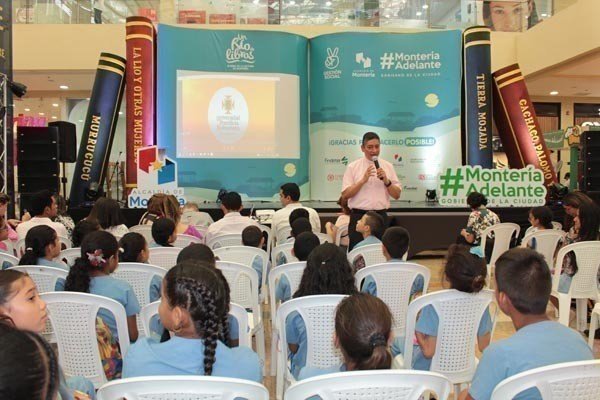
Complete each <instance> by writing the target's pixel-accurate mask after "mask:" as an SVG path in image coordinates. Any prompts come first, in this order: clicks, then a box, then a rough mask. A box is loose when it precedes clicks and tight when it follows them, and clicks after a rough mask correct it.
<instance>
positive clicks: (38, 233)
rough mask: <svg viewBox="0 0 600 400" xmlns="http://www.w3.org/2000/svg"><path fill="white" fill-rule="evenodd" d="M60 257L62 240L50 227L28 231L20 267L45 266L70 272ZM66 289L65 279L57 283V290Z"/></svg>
mask: <svg viewBox="0 0 600 400" xmlns="http://www.w3.org/2000/svg"><path fill="white" fill-rule="evenodd" d="M59 256H60V240H59V239H58V235H57V234H56V231H55V230H54V229H52V228H50V227H49V226H48V225H38V226H34V227H33V228H31V229H30V230H29V231H27V236H25V253H24V254H23V256H22V257H21V259H20V260H19V265H43V266H45V267H53V268H59V269H62V270H65V271H68V270H69V267H68V266H67V264H65V263H64V262H62V261H59V260H58V257H59ZM64 287H65V281H64V279H59V280H57V281H56V287H55V290H63V289H64Z"/></svg>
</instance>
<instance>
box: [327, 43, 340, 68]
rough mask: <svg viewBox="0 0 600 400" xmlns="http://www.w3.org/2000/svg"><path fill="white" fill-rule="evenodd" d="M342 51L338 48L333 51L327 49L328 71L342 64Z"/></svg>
mask: <svg viewBox="0 0 600 400" xmlns="http://www.w3.org/2000/svg"><path fill="white" fill-rule="evenodd" d="M339 51H340V49H339V48H338V47H336V48H334V49H332V48H331V47H328V48H327V58H326V59H325V67H326V68H327V69H334V68H337V66H338V65H339V64H340V58H339V57H338V52H339Z"/></svg>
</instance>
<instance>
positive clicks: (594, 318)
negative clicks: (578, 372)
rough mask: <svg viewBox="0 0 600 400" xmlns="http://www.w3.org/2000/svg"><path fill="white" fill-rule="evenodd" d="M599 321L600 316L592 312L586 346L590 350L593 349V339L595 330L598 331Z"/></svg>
mask: <svg viewBox="0 0 600 400" xmlns="http://www.w3.org/2000/svg"><path fill="white" fill-rule="evenodd" d="M599 319H600V314H596V313H595V312H592V319H591V321H590V332H589V338H588V344H589V345H590V349H592V350H593V349H594V338H595V336H596V329H598V320H599Z"/></svg>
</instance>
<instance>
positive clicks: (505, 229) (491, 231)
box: [481, 222, 521, 285]
mask: <svg viewBox="0 0 600 400" xmlns="http://www.w3.org/2000/svg"><path fill="white" fill-rule="evenodd" d="M519 232H521V227H520V226H519V225H517V224H513V223H512V222H502V223H500V224H496V225H492V226H490V227H489V228H487V229H485V230H484V231H483V232H481V248H482V249H483V251H484V252H485V246H486V242H487V241H488V240H490V238H492V235H493V238H494V246H493V248H492V255H491V257H490V262H489V263H488V279H487V281H488V282H490V285H491V282H492V280H491V279H490V278H491V276H492V274H493V271H494V269H495V267H496V260H497V259H498V257H500V256H501V255H502V253H504V252H505V251H507V250H508V249H509V248H510V244H511V242H512V240H513V238H517V237H519Z"/></svg>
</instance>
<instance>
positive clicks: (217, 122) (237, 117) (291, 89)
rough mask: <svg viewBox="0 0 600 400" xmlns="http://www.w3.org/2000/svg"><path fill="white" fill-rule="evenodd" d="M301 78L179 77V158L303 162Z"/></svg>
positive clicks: (259, 75) (188, 73)
mask: <svg viewBox="0 0 600 400" xmlns="http://www.w3.org/2000/svg"><path fill="white" fill-rule="evenodd" d="M299 98H300V83H299V79H298V76H296V75H287V74H270V73H248V74H242V73H215V72H202V71H183V70H178V71H177V157H178V158H292V159H293V158H300V103H299Z"/></svg>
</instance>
